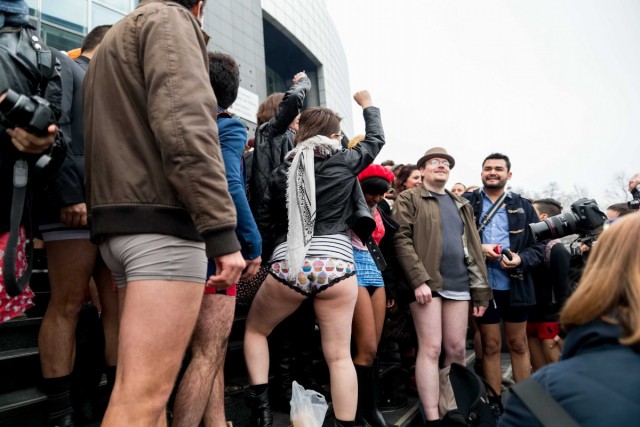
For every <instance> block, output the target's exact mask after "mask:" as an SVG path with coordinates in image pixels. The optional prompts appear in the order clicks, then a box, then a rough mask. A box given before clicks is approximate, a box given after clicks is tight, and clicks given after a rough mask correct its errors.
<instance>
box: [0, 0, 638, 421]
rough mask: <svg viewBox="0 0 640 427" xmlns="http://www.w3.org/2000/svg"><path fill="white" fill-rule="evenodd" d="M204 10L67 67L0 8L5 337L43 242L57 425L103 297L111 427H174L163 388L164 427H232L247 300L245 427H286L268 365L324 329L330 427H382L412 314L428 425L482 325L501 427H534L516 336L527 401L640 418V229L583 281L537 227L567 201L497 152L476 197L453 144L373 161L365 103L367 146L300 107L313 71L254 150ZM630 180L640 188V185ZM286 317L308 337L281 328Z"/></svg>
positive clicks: (129, 24) (604, 238)
mask: <svg viewBox="0 0 640 427" xmlns="http://www.w3.org/2000/svg"><path fill="white" fill-rule="evenodd" d="M204 7H205V2H204V1H202V0H174V1H165V0H143V1H141V3H140V5H139V6H138V7H137V8H136V10H135V11H134V12H132V13H131V14H130V15H128V16H127V17H125V18H124V19H122V20H121V21H119V22H118V23H116V24H115V25H114V26H113V27H112V26H99V27H96V28H95V29H93V30H92V31H91V32H90V33H89V34H88V36H87V37H86V39H85V40H84V43H83V45H82V47H81V49H80V52H79V56H78V57H77V58H75V60H74V59H71V58H70V57H69V55H68V54H65V53H63V52H58V51H56V50H55V49H50V48H48V47H47V46H46V45H45V44H44V43H43V42H42V41H41V40H40V39H39V37H38V36H37V35H36V34H35V33H34V31H33V29H32V28H31V27H30V26H29V21H28V9H27V5H26V3H25V2H24V1H22V0H0V18H1V19H0V26H1V27H2V29H1V30H0V63H1V64H2V69H3V71H4V70H7V73H5V74H6V76H3V77H2V80H1V81H0V111H1V112H2V116H1V117H2V119H3V120H2V129H1V130H2V132H0V142H1V144H0V156H1V157H0V170H1V175H0V179H1V180H2V181H1V183H0V185H2V189H3V191H2V196H1V198H2V207H1V210H0V212H1V214H0V215H1V217H2V219H1V222H0V226H1V227H2V228H1V229H0V236H1V237H0V244H1V245H2V246H1V247H0V249H2V251H0V253H2V257H0V260H1V261H2V262H3V264H2V265H3V271H4V274H3V276H2V279H1V281H0V322H3V321H7V320H10V319H11V318H14V317H16V316H20V315H22V313H24V311H25V310H26V309H28V308H29V307H31V306H32V305H33V292H32V291H31V290H30V288H29V286H28V284H26V279H27V278H28V275H29V262H28V258H30V257H29V256H28V253H29V252H30V248H31V246H32V244H33V239H34V237H38V238H40V239H41V240H43V241H44V248H45V250H46V253H47V258H48V270H49V279H50V285H51V300H50V302H49V305H48V307H47V311H46V314H45V316H44V319H43V322H42V326H41V329H40V332H39V353H40V361H41V367H42V377H43V379H42V383H41V389H42V390H43V392H44V393H45V394H46V395H47V411H48V423H49V425H52V426H53V425H55V426H73V425H78V419H77V417H76V416H74V410H73V405H72V399H71V392H72V381H71V374H72V370H73V366H74V358H75V348H76V347H75V346H76V342H75V331H76V326H77V323H78V317H79V313H80V310H81V308H82V306H83V303H84V302H85V301H86V300H87V297H88V295H89V289H90V283H94V284H95V286H96V289H97V291H98V292H97V294H95V295H94V296H93V298H95V299H96V302H97V303H98V304H99V306H100V309H101V319H102V323H103V329H104V341H105V346H104V361H105V364H106V378H107V388H108V393H109V395H110V397H109V401H108V405H107V407H106V411H105V413H104V417H103V419H102V423H103V425H105V426H122V425H128V426H135V425H140V426H149V425H158V426H161V425H166V424H167V415H166V410H167V402H168V400H169V397H170V395H171V393H172V391H173V390H174V389H175V390H176V396H175V401H174V404H173V411H172V414H173V417H172V421H171V424H172V425H176V426H197V425H200V423H203V424H204V425H206V426H214V427H221V426H225V425H226V419H225V413H224V390H225V386H224V384H225V381H224V370H223V368H224V361H225V353H226V348H227V342H228V339H229V335H230V332H231V326H232V322H233V318H234V312H235V308H236V303H237V302H238V300H239V299H240V297H242V300H243V301H244V302H245V303H246V304H250V309H249V312H248V317H247V320H246V329H245V334H244V357H245V362H246V367H247V373H248V379H249V383H250V386H249V390H248V393H247V399H246V401H247V405H248V407H249V408H250V410H251V426H259V427H268V426H271V425H273V410H272V406H273V402H272V397H273V393H270V392H269V387H270V385H269V377H270V369H271V372H273V369H272V368H271V365H273V364H274V363H270V362H271V361H270V354H271V355H273V354H274V352H270V348H269V347H270V345H271V346H278V347H281V350H282V348H286V349H288V350H287V351H280V352H275V354H276V355H277V357H276V360H275V364H278V365H281V366H283V365H284V366H285V367H287V366H288V365H289V362H287V360H289V358H291V357H293V355H295V359H297V360H298V362H300V360H303V359H304V357H305V356H304V354H305V352H306V353H307V355H308V351H306V346H307V345H308V344H305V343H304V341H305V336H307V335H310V334H311V332H312V331H313V329H314V327H315V325H316V323H317V325H318V327H319V330H320V334H321V345H322V352H323V355H324V360H325V361H326V364H327V367H328V371H329V384H330V393H329V394H330V397H331V400H332V402H333V412H334V415H335V425H336V426H355V425H358V426H366V425H369V426H374V427H384V426H387V425H388V424H387V422H386V421H385V419H384V417H383V416H382V414H381V411H380V409H381V408H380V402H379V400H380V396H379V395H380V378H379V368H378V362H377V356H378V349H379V345H380V342H381V337H382V335H383V329H384V328H385V319H386V317H387V315H388V313H389V312H391V311H394V312H402V311H404V312H406V313H410V316H411V321H410V322H408V323H407V324H406V325H405V326H404V328H405V329H406V330H405V331H404V332H406V333H407V334H408V335H409V336H410V337H411V339H410V340H409V341H410V342H409V343H408V344H407V343H405V348H402V349H401V351H402V354H403V357H404V359H405V360H406V361H407V367H408V368H409V369H410V370H413V372H414V381H415V388H416V391H417V394H418V397H419V400H420V403H421V408H422V415H423V417H424V419H423V421H424V425H425V426H439V425H449V424H450V423H452V422H455V421H458V422H462V423H464V422H465V420H464V419H462V420H460V419H459V417H460V414H452V413H447V412H443V409H442V408H443V406H442V404H441V403H442V399H443V398H444V397H443V391H442V390H443V389H444V388H446V384H447V382H448V381H449V379H448V375H449V370H450V367H451V365H452V364H454V363H457V364H461V365H464V364H465V356H466V347H465V346H466V337H467V331H468V329H469V328H472V329H473V330H475V332H476V336H475V354H476V365H475V370H476V373H477V374H478V375H480V376H482V377H483V378H484V379H486V382H487V384H488V385H489V387H488V388H489V390H490V393H489V396H488V399H489V401H488V402H487V403H488V405H489V407H490V408H491V412H492V416H493V417H494V418H493V423H494V424H495V423H496V422H497V420H498V419H500V422H501V425H524V424H526V425H538V424H536V421H535V419H536V417H538V415H537V414H536V413H535V411H533V410H532V409H531V407H530V406H529V405H527V403H526V399H523V398H522V396H521V395H520V394H518V392H517V390H518V389H515V390H516V392H515V393H514V394H513V396H514V397H511V398H509V399H508V401H507V404H506V410H505V408H504V407H503V398H502V392H503V390H505V387H504V384H503V375H502V370H501V357H500V353H501V348H502V340H503V337H504V339H505V341H506V347H507V349H508V352H509V356H510V359H511V366H512V369H513V380H514V382H515V383H526V381H525V380H527V379H528V378H529V377H531V375H532V372H536V374H535V375H534V379H535V381H537V382H538V383H539V384H540V385H541V386H542V387H543V389H546V390H547V392H548V393H549V395H550V396H552V398H553V399H555V401H556V402H558V403H559V404H560V405H561V406H562V407H563V408H564V410H565V411H566V412H568V414H569V416H570V417H571V418H573V419H574V420H576V422H577V423H578V424H579V425H607V424H606V421H607V420H608V418H607V417H611V414H612V413H614V412H615V413H616V414H622V415H620V416H621V417H623V418H624V419H628V420H629V423H631V422H633V421H632V420H635V419H637V417H638V415H640V407H639V406H638V404H637V402H635V401H633V399H632V396H633V391H634V390H636V389H638V386H640V384H639V383H638V381H639V380H638V379H639V378H640V375H634V373H636V371H638V369H640V358H639V355H638V342H639V340H640V336H639V334H640V332H639V331H640V321H639V316H640V270H639V268H640V267H638V266H639V265H640V262H639V261H640V255H639V254H640V252H639V251H638V248H637V242H638V239H639V238H640V216H639V215H638V214H637V212H635V211H633V210H630V209H628V208H627V205H626V203H625V204H615V205H612V206H610V207H609V208H608V209H607V216H608V217H609V218H618V217H621V216H625V215H628V217H627V218H625V219H623V220H620V221H615V222H612V223H611V224H609V228H610V230H609V229H607V230H606V231H604V232H603V233H602V235H601V237H600V238H598V240H597V244H595V245H593V248H590V247H589V246H587V247H583V248H582V249H581V252H582V254H580V255H579V256H580V258H581V259H582V256H583V255H584V256H586V255H587V254H588V255H589V261H588V263H587V267H586V270H585V271H584V275H583V276H582V279H580V280H578V279H574V278H572V275H571V274H570V270H571V264H572V255H571V253H570V252H569V250H568V249H567V246H566V244H565V243H564V242H563V241H561V240H559V239H552V240H544V241H537V240H536V238H535V237H534V235H533V233H532V231H531V229H530V228H529V224H532V223H537V222H539V221H544V220H546V219H548V218H549V217H554V216H556V215H559V214H560V213H561V212H562V206H561V204H560V203H559V202H558V201H556V200H554V199H550V198H545V199H540V200H534V201H530V200H528V199H526V198H525V197H523V196H522V195H519V194H516V193H514V192H510V191H507V183H508V181H509V180H510V179H511V177H512V170H511V169H512V164H511V161H510V159H509V157H508V156H507V155H505V154H502V153H491V154H489V155H487V157H486V158H485V159H484V160H483V161H482V163H481V168H480V170H479V172H480V178H481V183H482V185H481V186H479V187H475V186H465V185H464V184H462V183H455V184H453V185H451V184H450V183H449V177H450V172H451V170H452V169H453V168H454V167H455V165H456V159H455V157H454V156H453V155H452V154H451V153H449V152H448V151H447V149H445V148H443V147H432V148H430V149H428V150H427V151H426V152H425V154H424V155H423V156H422V157H420V158H419V159H417V160H416V162H415V164H407V165H395V164H394V162H392V161H387V162H381V164H374V161H376V160H377V156H378V154H379V152H380V150H381V149H382V147H383V146H384V145H385V136H384V131H383V122H382V118H381V111H380V108H378V107H377V106H375V104H374V102H373V100H372V96H371V95H370V94H369V92H368V91H366V90H362V91H359V92H357V93H356V94H355V95H354V96H353V98H354V100H355V102H356V103H357V104H358V105H359V106H360V107H361V108H362V115H363V119H364V122H365V134H364V135H361V136H359V137H356V138H353V139H352V140H349V139H348V138H347V137H346V136H345V135H344V133H343V132H342V130H341V126H340V122H341V117H340V116H339V115H338V114H337V113H336V112H335V111H333V110H331V109H330V108H326V107H311V108H306V109H305V108H304V107H303V106H304V99H305V95H306V93H307V91H308V90H309V89H310V88H311V81H310V80H309V78H308V77H307V76H306V74H305V73H304V72H300V73H298V74H296V75H295V76H294V77H293V79H292V82H293V85H292V86H291V88H290V89H289V91H288V92H286V93H276V94H272V95H270V96H269V97H267V98H266V99H265V100H264V101H263V102H262V104H261V105H260V107H259V110H258V112H257V123H258V127H257V129H256V132H255V137H254V143H253V149H249V148H248V135H247V129H246V128H245V126H244V124H243V123H242V122H241V121H240V120H239V119H238V118H236V117H234V116H233V114H231V113H229V111H228V108H229V107H230V106H231V105H232V104H233V102H234V101H235V99H236V97H237V93H238V88H239V84H240V73H239V68H238V65H237V63H236V62H235V61H234V59H233V57H231V56H230V55H227V54H223V53H219V52H208V51H207V43H208V36H207V35H206V34H205V33H204V32H203V31H202V30H201V26H202V22H201V21H202V16H203V8H204ZM16 61H20V64H21V65H22V66H21V67H17V66H15V63H16ZM25 70H26V71H25ZM7 89H12V90H13V91H15V92H18V93H20V94H23V95H26V96H27V97H33V96H37V97H40V98H32V99H34V100H35V101H34V102H36V101H37V102H40V101H39V100H40V99H42V98H44V99H46V101H43V102H44V104H42V105H45V104H46V108H47V109H49V110H50V111H51V114H50V119H49V120H47V121H45V123H44V125H42V124H40V126H38V123H35V120H32V121H31V122H29V121H28V120H27V121H26V122H24V121H21V120H23V119H22V118H21V117H18V115H16V114H13V113H12V108H14V106H13V105H12V106H9V107H7V104H8V103H9V102H12V98H11V94H10V93H9V92H7ZM38 105H40V104H38ZM19 118H20V120H18V119H19ZM43 153H44V154H43ZM43 159H45V161H43ZM21 168H22V169H21ZM23 169H24V170H27V169H28V170H29V172H28V173H23V172H21V171H22V170H23ZM21 173H22V175H21ZM20 177H28V181H29V185H28V187H27V188H28V196H27V197H26V199H27V200H26V202H25V200H24V199H25V197H24V188H25V186H26V178H25V179H24V180H22V181H21V179H19V178H20ZM639 184H640V174H637V175H635V176H634V177H632V179H631V180H630V182H629V190H630V191H632V190H636V187H637V186H638V185H639ZM636 191H637V190H636ZM21 195H22V199H21V198H20V197H21ZM618 222H619V223H618ZM36 225H37V227H35V226H36ZM590 249H591V250H590ZM14 264H15V265H14ZM7 265H9V266H10V268H7ZM14 270H15V273H16V275H17V278H18V280H16V278H14V277H8V275H7V271H11V272H13V271H14ZM23 279H24V280H23ZM91 279H93V281H92V280H91ZM578 282H579V283H578ZM291 317H293V318H295V319H298V320H299V321H298V320H296V321H295V322H284V321H285V319H287V318H291ZM501 325H502V326H501ZM561 326H562V328H563V329H564V331H567V332H568V335H567V336H566V342H565V341H564V338H565V336H564V332H563V331H562V330H561ZM274 330H279V331H280V332H279V335H280V337H279V338H273V339H271V338H270V335H271V334H272V332H273V331H274ZM563 344H564V348H563ZM188 349H189V350H190V351H189V352H190V354H191V357H190V359H189V362H188V366H187V367H186V371H185V373H184V375H183V376H181V378H180V381H179V383H178V384H176V378H177V377H178V373H179V371H180V368H181V366H182V364H183V360H184V356H185V352H187V350H188ZM559 360H560V362H558V361H559ZM283 361H284V362H283ZM281 362H283V363H281ZM556 362H557V363H556ZM604 366H606V368H603V367H604ZM638 374H640V372H638ZM594 384H595V386H596V390H594ZM283 385H284V386H283ZM290 385H291V378H289V381H288V382H287V381H284V382H283V383H282V384H281V387H282V388H283V389H284V393H285V394H284V396H287V394H286V393H287V391H288V393H289V395H290V393H291V390H290ZM287 389H288V390H287ZM607 390H608V391H607ZM612 390H615V392H616V393H617V394H616V395H615V398H609V397H607V399H606V402H607V403H606V405H607V408H606V410H604V411H603V410H602V406H603V405H602V399H601V398H602V396H603V395H605V394H607V392H610V391H612ZM576 396H578V397H579V398H576ZM284 400H285V401H287V400H288V399H287V398H285V399H284ZM285 406H286V405H285ZM456 417H458V418H456Z"/></svg>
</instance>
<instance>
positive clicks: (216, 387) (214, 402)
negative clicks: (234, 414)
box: [203, 368, 227, 427]
mask: <svg viewBox="0 0 640 427" xmlns="http://www.w3.org/2000/svg"><path fill="white" fill-rule="evenodd" d="M203 421H204V425H205V427H227V421H226V419H225V416H224V369H223V368H221V369H220V370H219V371H218V374H217V375H216V377H215V378H214V379H213V388H212V389H211V398H210V399H209V403H207V408H206V409H205V411H204V420H203Z"/></svg>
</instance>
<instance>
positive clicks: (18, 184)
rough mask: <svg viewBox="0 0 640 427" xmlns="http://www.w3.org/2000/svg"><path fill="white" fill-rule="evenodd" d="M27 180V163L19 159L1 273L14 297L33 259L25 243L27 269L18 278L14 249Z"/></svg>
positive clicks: (14, 170)
mask: <svg viewBox="0 0 640 427" xmlns="http://www.w3.org/2000/svg"><path fill="white" fill-rule="evenodd" d="M28 181H29V165H28V164H27V162H26V161H25V160H22V159H19V160H17V161H16V163H15V164H14V166H13V195H12V198H11V217H10V219H9V239H8V240H7V246H6V248H5V254H4V265H3V266H2V274H3V276H4V286H5V288H6V289H7V293H8V294H9V296H12V297H15V296H17V295H20V293H22V290H23V289H24V287H25V286H26V285H27V283H28V282H29V278H30V277H31V268H32V264H31V260H32V259H33V243H32V242H29V243H28V245H27V270H26V271H25V272H24V273H23V274H22V276H21V277H20V278H16V274H15V273H16V271H15V269H16V251H17V248H18V237H19V234H20V223H21V222H22V212H23V210H24V203H25V200H26V198H27V183H28Z"/></svg>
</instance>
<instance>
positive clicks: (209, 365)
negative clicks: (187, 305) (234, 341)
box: [172, 294, 236, 427]
mask: <svg viewBox="0 0 640 427" xmlns="http://www.w3.org/2000/svg"><path fill="white" fill-rule="evenodd" d="M235 300H236V299H235V297H231V296H227V295H220V294H214V295H205V296H204V297H203V299H202V305H201V306H200V313H199V314H198V320H197V321H196V327H195V329H194V331H193V337H192V339H191V362H189V366H188V367H187V370H186V372H185V374H184V376H183V377H182V381H181V382H180V386H179V387H178V393H177V395H176V400H175V403H174V405H173V424H172V425H174V426H178V427H183V426H184V427H186V426H193V427H197V426H198V425H199V424H200V421H201V420H202V419H203V416H204V414H205V409H206V408H207V406H208V405H210V402H218V401H222V402H223V403H222V405H221V406H222V411H221V412H220V413H216V414H209V415H211V416H210V417H209V419H210V421H211V422H212V423H211V424H208V425H211V426H216V427H217V426H222V427H224V426H225V425H226V419H225V414H224V390H223V393H222V394H215V393H213V386H214V383H215V379H216V378H217V376H218V375H219V374H220V373H221V372H222V370H223V369H224V357H225V354H226V351H227V343H228V341H229V334H230V333H231V325H232V324H233V314H234V312H235ZM213 406H217V407H220V405H219V404H218V405H213Z"/></svg>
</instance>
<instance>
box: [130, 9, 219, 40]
mask: <svg viewBox="0 0 640 427" xmlns="http://www.w3.org/2000/svg"><path fill="white" fill-rule="evenodd" d="M149 3H175V4H177V5H178V6H182V5H181V4H180V3H176V2H174V1H167V0H140V4H138V7H140V6H143V5H145V4H149ZM182 7H184V8H185V9H186V7H185V6H182ZM189 14H190V15H191V16H192V17H193V19H195V20H197V19H198V18H197V17H195V16H193V13H191V11H190V10H189ZM198 25H200V22H198ZM200 31H202V37H203V38H204V44H205V46H206V45H208V44H209V41H210V40H211V36H210V35H209V34H207V32H206V31H205V30H204V29H202V27H201V28H200Z"/></svg>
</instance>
